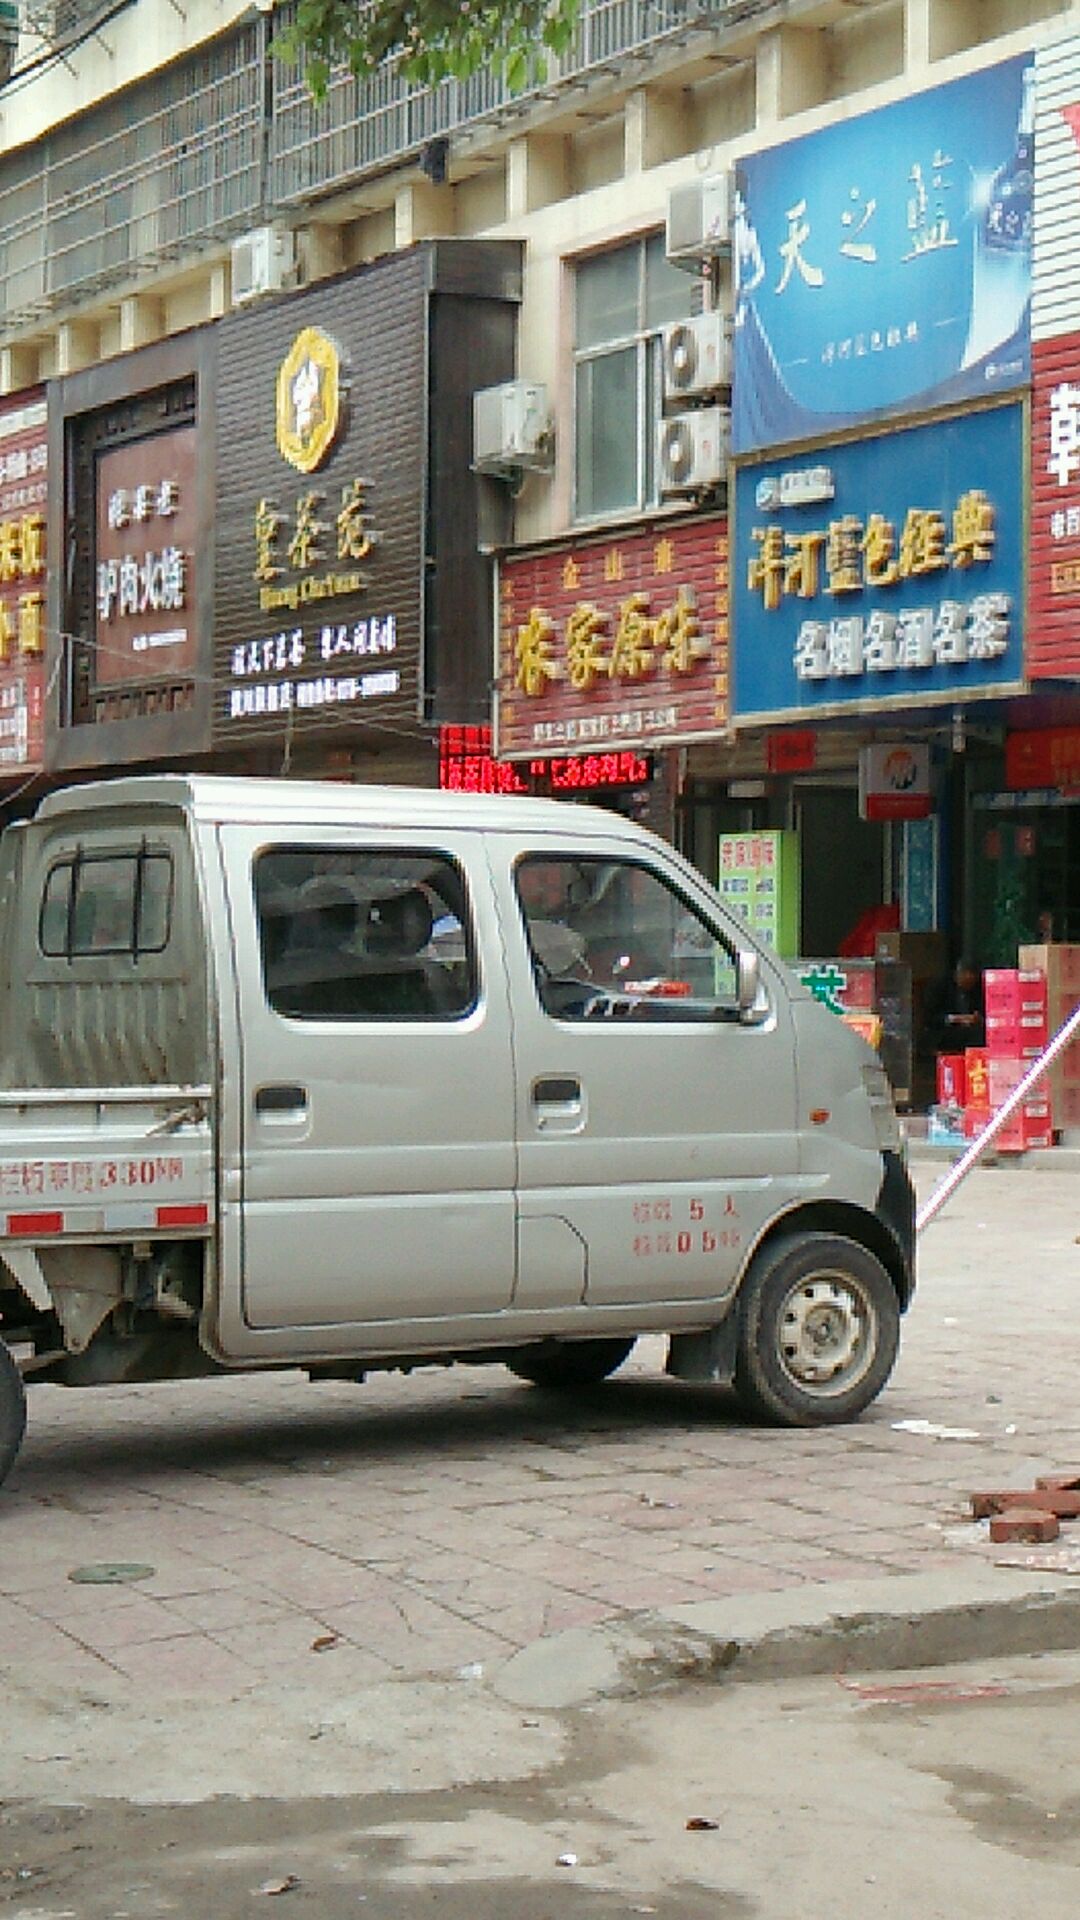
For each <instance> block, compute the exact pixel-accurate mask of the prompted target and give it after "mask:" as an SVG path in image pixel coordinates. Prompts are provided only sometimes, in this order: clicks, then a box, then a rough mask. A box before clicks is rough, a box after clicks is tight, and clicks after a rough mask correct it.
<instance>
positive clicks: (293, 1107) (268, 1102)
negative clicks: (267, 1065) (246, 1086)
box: [255, 1085, 308, 1115]
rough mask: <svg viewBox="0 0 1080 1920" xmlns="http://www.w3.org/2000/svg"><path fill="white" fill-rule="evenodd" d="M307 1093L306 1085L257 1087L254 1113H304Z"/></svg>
mask: <svg viewBox="0 0 1080 1920" xmlns="http://www.w3.org/2000/svg"><path fill="white" fill-rule="evenodd" d="M307 1103H308V1093H307V1088H306V1087H298V1086H291V1085H278V1086H270V1087H258V1088H256V1091H255V1111H256V1113H288V1114H297V1115H299V1114H304V1113H306V1112H307Z"/></svg>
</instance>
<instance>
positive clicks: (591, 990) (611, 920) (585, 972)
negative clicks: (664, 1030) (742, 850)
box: [516, 854, 737, 1022]
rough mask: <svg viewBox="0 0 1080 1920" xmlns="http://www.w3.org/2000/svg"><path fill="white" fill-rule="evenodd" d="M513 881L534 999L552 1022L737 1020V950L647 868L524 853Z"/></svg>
mask: <svg viewBox="0 0 1080 1920" xmlns="http://www.w3.org/2000/svg"><path fill="white" fill-rule="evenodd" d="M516 881H517V891H518V900H519V902H520V905H521V911H522V915H523V918H524V921H525V928H526V932H527V935H528V940H529V947H530V951H531V954H532V960H533V969H534V973H535V976H536V984H537V992H538V993H539V996H540V1000H541V1003H542V1005H543V1006H544V1009H545V1011H546V1012H548V1013H549V1014H551V1015H552V1017H553V1018H555V1019H560V1020H586V1019H596V1018H601V1017H603V1018H609V1017H613V1018H632V1019H634V1020H635V1021H637V1022H641V1021H656V1022H659V1021H672V1020H702V1021H708V1020H718V1019H730V1018H734V1017H736V1011H737V1009H736V969H735V954H734V950H733V949H732V948H730V947H729V946H727V945H726V944H725V943H724V942H723V941H722V940H721V939H720V938H719V936H718V935H717V934H716V933H715V932H714V930H713V929H712V928H711V927H710V926H708V925H707V923H706V922H705V921H704V920H703V919H702V918H701V916H700V914H699V913H698V912H697V909H696V908H695V907H693V906H691V905H690V904H689V902H688V901H686V900H685V899H684V898H683V897H682V895H681V894H679V893H678V892H676V891H675V889H674V888H673V887H672V886H671V885H670V884H669V883H668V882H667V880H665V879H663V878H661V876H660V875H659V874H657V873H655V872H654V871H653V869H652V868H651V867H647V866H643V865H641V864H639V863H638V862H636V861H632V860H605V859H600V858H597V857H595V856H586V857H580V856H576V855H575V856H570V855H539V854H537V855H531V854H530V855H527V856H526V857H525V858H524V859H523V860H521V861H520V862H519V864H518V867H517V872H516Z"/></svg>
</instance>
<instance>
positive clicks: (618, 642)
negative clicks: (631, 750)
mask: <svg viewBox="0 0 1080 1920" xmlns="http://www.w3.org/2000/svg"><path fill="white" fill-rule="evenodd" d="M727 607H728V543H727V527H726V523H725V522H724V521H723V520H721V519H717V518H715V517H714V518H711V519H709V520H701V521H695V522H693V523H692V524H690V525H681V526H678V527H675V528H671V529H666V528H665V529H660V530H655V529H654V530H652V531H650V532H645V533H632V534H625V535H621V536H619V535H611V536H608V537H606V538H603V539H591V540H587V541H581V542H579V543H577V544H575V546H574V547H573V548H571V549H569V550H568V549H565V548H562V549H559V550H551V549H548V550H544V551H539V552H535V553H530V554H519V555H514V556H512V557H511V558H510V559H509V560H507V561H506V562H505V563H504V564H503V566H502V568H501V570H500V583H499V614H500V671H499V701H498V730H497V743H496V744H497V751H498V753H499V754H500V755H501V756H502V757H504V758H513V757H524V756H526V755H531V754H536V753H539V752H544V753H559V752H560V751H564V752H567V753H573V752H577V751H580V750H581V749H582V748H583V747H595V746H597V745H619V746H635V745H636V746H648V745H650V744H651V745H657V744H661V743H663V742H664V741H670V742H673V743H677V742H679V741H680V740H683V739H690V738H695V737H697V738H701V737H703V736H707V735H716V734H722V733H723V732H724V731H725V730H726V726H727V719H728V624H727Z"/></svg>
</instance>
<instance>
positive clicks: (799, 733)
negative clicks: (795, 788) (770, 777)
mask: <svg viewBox="0 0 1080 1920" xmlns="http://www.w3.org/2000/svg"><path fill="white" fill-rule="evenodd" d="M816 765H817V734H816V733H811V732H809V730H808V729H807V728H805V727H789V728H787V729H786V730H785V731H784V732H782V733H770V734H769V736H768V738H767V739H766V741H765V768H766V771H767V772H768V773H812V772H813V770H814V768H815V767H816Z"/></svg>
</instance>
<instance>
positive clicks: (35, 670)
mask: <svg viewBox="0 0 1080 1920" xmlns="http://www.w3.org/2000/svg"><path fill="white" fill-rule="evenodd" d="M48 491H49V487H48V431H47V425H46V407H45V396H44V394H43V393H42V392H41V391H40V389H38V390H36V391H34V392H33V393H29V394H21V395H19V397H18V398H17V399H13V400H10V401H6V402H4V403H3V404H2V405H0V781H4V780H8V779H10V778H13V777H17V776H22V775H25V774H28V773H36V772H37V771H38V770H39V769H40V767H41V766H42V763H43V760H44V754H45V725H44V710H45V518H46V510H47V503H48Z"/></svg>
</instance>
